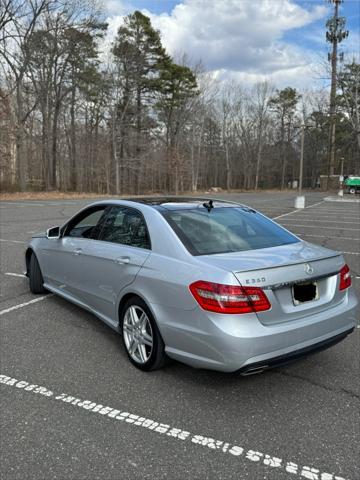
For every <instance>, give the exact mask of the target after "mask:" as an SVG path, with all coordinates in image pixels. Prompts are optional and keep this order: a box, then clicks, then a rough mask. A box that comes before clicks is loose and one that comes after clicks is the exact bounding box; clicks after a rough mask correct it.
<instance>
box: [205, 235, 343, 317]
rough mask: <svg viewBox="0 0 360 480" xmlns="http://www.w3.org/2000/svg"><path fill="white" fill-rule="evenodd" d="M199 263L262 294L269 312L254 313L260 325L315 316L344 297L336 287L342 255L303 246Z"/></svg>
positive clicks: (298, 244) (237, 253) (226, 255)
mask: <svg viewBox="0 0 360 480" xmlns="http://www.w3.org/2000/svg"><path fill="white" fill-rule="evenodd" d="M202 260H203V261H206V262H207V263H209V264H212V265H214V266H217V267H220V268H224V269H226V270H230V271H232V273H233V274H234V275H235V277H236V278H237V280H238V281H239V283H240V284H241V285H242V286H253V287H261V288H262V289H263V290H264V291H265V293H266V295H267V297H268V299H269V301H270V303H271V310H268V311H265V312H259V313H257V315H258V318H259V320H260V321H261V323H263V324H264V325H271V324H277V323H283V322H287V321H293V320H296V319H300V318H302V317H305V316H308V315H310V314H315V313H318V312H320V311H322V310H325V309H327V308H330V307H332V306H334V305H337V304H338V303H340V302H341V301H342V299H343V297H344V292H342V291H340V290H339V285H338V282H339V275H338V274H339V271H340V269H341V267H342V266H343V264H344V260H343V258H342V255H341V254H339V253H337V252H334V251H332V250H328V249H327V248H324V247H321V246H317V245H312V244H310V243H307V242H298V243H295V244H291V245H282V246H278V247H273V248H265V249H259V250H252V251H246V252H236V253H229V254H221V255H209V256H207V257H206V258H204V257H203V258H202Z"/></svg>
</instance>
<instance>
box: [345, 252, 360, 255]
mask: <svg viewBox="0 0 360 480" xmlns="http://www.w3.org/2000/svg"><path fill="white" fill-rule="evenodd" d="M342 253H346V255H360V253H358V252H342Z"/></svg>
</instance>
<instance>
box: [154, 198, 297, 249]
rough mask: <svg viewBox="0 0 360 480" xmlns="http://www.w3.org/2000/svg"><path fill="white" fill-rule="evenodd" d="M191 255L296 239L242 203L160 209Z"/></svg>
mask: <svg viewBox="0 0 360 480" xmlns="http://www.w3.org/2000/svg"><path fill="white" fill-rule="evenodd" d="M163 216H164V217H165V218H166V220H167V221H168V223H169V224H170V225H171V227H172V228H173V230H174V231H175V232H176V234H177V235H178V237H179V238H180V240H181V241H182V243H183V244H184V245H185V247H186V248H187V249H188V250H189V252H190V253H191V254H192V255H209V254H215V253H229V252H242V251H245V250H256V249H259V248H269V247H277V246H279V245H287V244H290V243H296V242H299V239H298V238H296V237H295V236H294V235H292V234H291V233H289V232H287V231H286V230H284V229H283V228H281V227H280V226H278V225H276V224H275V223H273V222H272V221H271V220H269V219H267V218H266V217H263V216H262V215H260V214H259V213H256V212H254V211H253V210H250V209H244V208H242V207H225V208H213V209H211V210H210V211H208V210H207V209H206V208H204V209H200V208H196V209H189V210H172V211H167V212H165V213H163Z"/></svg>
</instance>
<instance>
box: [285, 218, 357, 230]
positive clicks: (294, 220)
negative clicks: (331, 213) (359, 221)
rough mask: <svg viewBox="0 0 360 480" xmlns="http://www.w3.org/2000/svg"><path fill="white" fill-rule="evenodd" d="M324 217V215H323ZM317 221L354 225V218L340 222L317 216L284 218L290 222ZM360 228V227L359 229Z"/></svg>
mask: <svg viewBox="0 0 360 480" xmlns="http://www.w3.org/2000/svg"><path fill="white" fill-rule="evenodd" d="M321 218H322V217H321ZM299 221H300V222H315V223H316V224H318V223H334V224H336V225H339V223H346V224H351V225H354V223H355V222H354V220H353V221H352V222H346V221H345V222H339V221H338V220H336V221H334V220H318V219H317V218H299V217H298V216H297V217H296V218H287V219H286V220H284V222H283V223H285V222H286V223H290V222H299ZM358 230H360V229H358Z"/></svg>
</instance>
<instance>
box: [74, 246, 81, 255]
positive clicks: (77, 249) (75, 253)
mask: <svg viewBox="0 0 360 480" xmlns="http://www.w3.org/2000/svg"><path fill="white" fill-rule="evenodd" d="M73 253H74V255H81V253H82V248H75V250H74V251H73Z"/></svg>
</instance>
